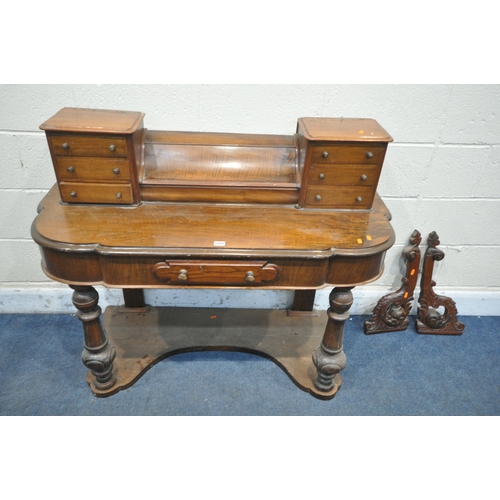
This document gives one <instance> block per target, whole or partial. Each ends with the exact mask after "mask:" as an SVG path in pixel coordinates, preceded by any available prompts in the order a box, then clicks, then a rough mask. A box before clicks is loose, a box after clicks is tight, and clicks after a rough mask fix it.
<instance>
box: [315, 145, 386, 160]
mask: <svg viewBox="0 0 500 500" xmlns="http://www.w3.org/2000/svg"><path fill="white" fill-rule="evenodd" d="M384 151H385V148H384V147H380V146H370V145H369V144H363V145H362V146H360V145H355V146H349V145H346V146H332V145H328V146H315V147H313V150H312V158H311V163H320V164H328V163H334V164H335V163H352V164H361V165H364V164H372V165H380V164H381V163H382V160H383V158H384Z"/></svg>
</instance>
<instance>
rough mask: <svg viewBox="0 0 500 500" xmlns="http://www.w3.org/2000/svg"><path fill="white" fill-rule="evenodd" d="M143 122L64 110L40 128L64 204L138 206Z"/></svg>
mask: <svg viewBox="0 0 500 500" xmlns="http://www.w3.org/2000/svg"><path fill="white" fill-rule="evenodd" d="M143 117H144V114H143V113H138V112H127V111H107V110H92V109H79V108H63V109H62V110H61V111H59V112H58V113H56V114H55V115H54V116H53V117H52V118H50V119H49V120H47V121H46V122H45V123H43V124H42V125H41V126H40V128H41V129H42V130H44V131H45V134H46V136H47V141H48V145H49V150H50V153H51V157H52V162H53V164H54V169H55V173H56V177H57V181H58V184H59V189H60V193H61V199H62V201H63V202H64V203H92V204H94V203H99V204H100V203H102V204H110V203H111V204H120V205H122V204H135V203H138V202H139V201H140V194H139V178H138V172H139V170H140V168H141V162H143V145H142V143H143V141H144V136H145V130H144V127H143ZM123 182H128V185H127V186H123V185H122V183H123Z"/></svg>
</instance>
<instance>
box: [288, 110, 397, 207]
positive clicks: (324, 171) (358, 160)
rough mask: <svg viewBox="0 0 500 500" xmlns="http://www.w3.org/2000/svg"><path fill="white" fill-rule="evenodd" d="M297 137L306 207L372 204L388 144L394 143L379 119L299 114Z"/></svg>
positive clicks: (300, 202) (301, 191) (303, 201)
mask: <svg viewBox="0 0 500 500" xmlns="http://www.w3.org/2000/svg"><path fill="white" fill-rule="evenodd" d="M297 135H298V139H297V143H298V145H299V171H301V172H302V179H303V182H302V185H301V190H300V197H299V205H300V206H301V207H304V208H318V207H321V208H340V209H351V210H367V209H371V208H372V205H373V201H374V198H375V191H376V189H377V184H378V180H379V176H380V172H381V169H382V164H383V161H384V157H385V153H386V149H387V144H388V143H389V142H391V141H392V137H391V136H390V135H389V134H388V133H387V132H386V131H385V130H384V129H383V128H382V127H380V125H379V124H378V123H377V122H376V121H374V120H370V119H343V118H300V119H299V120H298V124H297ZM346 186H352V187H346Z"/></svg>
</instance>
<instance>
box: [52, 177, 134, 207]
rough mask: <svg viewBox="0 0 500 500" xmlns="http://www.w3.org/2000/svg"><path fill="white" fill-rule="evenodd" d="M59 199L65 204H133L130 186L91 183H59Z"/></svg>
mask: <svg viewBox="0 0 500 500" xmlns="http://www.w3.org/2000/svg"><path fill="white" fill-rule="evenodd" d="M59 190H60V192H61V199H62V201H64V202H66V203H112V204H119V205H120V204H124V203H125V204H126V203H133V201H134V197H133V194H132V186H131V185H130V184H94V183H91V182H85V183H83V182H61V183H60V184H59Z"/></svg>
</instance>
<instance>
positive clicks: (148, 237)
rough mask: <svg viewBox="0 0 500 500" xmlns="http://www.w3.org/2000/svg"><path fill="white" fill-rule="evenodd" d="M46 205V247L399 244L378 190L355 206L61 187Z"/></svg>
mask: <svg viewBox="0 0 500 500" xmlns="http://www.w3.org/2000/svg"><path fill="white" fill-rule="evenodd" d="M39 210H40V213H39V215H38V217H37V218H36V220H35V223H34V229H35V230H36V232H37V233H38V235H39V236H41V237H42V238H43V239H44V245H55V246H59V247H61V246H64V245H71V246H74V245H84V246H89V245H96V246H100V247H102V248H110V249H115V250H116V251H118V250H119V249H123V250H124V251H130V249H132V248H140V249H143V250H144V249H151V250H154V249H159V248H160V249H162V251H165V250H166V249H168V250H169V252H170V253H179V254H183V255H188V254H193V255H195V254H200V253H202V254H206V255H209V256H214V257H216V256H228V255H231V254H242V253H244V254H245V255H248V256H252V255H264V254H265V255H281V256H287V255H295V254H297V253H300V254H302V255H304V256H314V255H313V254H317V256H322V257H325V256H328V255H333V254H337V253H342V254H356V255H359V254H371V253H377V252H380V250H381V247H387V248H389V247H390V246H392V244H393V243H394V232H393V230H392V227H391V224H390V222H389V221H390V213H389V211H388V209H387V207H386V206H385V204H384V203H383V201H382V200H381V199H380V197H379V196H378V195H376V197H375V202H374V205H373V209H372V210H356V211H353V210H321V209H308V210H301V209H297V208H296V207H294V206H292V205H256V204H253V205H236V204H213V203H210V204H209V203H207V204H200V203H196V204H194V203H142V204H141V205H139V206H115V205H83V204H82V205H77V204H71V205H66V204H62V203H61V200H60V195H59V191H58V189H57V186H54V187H53V188H52V189H51V190H50V192H49V193H48V194H47V195H46V197H45V198H44V199H43V200H42V202H41V203H40V207H39ZM38 240H40V238H38ZM127 249H128V250H127Z"/></svg>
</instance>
